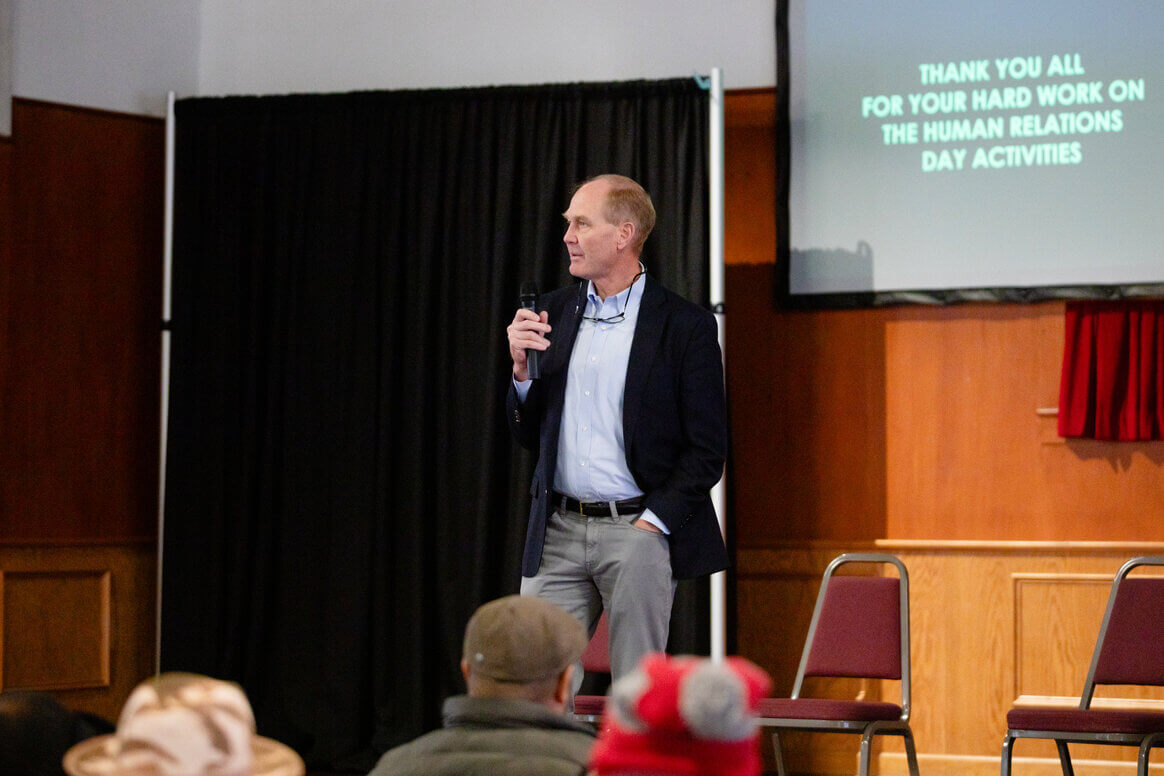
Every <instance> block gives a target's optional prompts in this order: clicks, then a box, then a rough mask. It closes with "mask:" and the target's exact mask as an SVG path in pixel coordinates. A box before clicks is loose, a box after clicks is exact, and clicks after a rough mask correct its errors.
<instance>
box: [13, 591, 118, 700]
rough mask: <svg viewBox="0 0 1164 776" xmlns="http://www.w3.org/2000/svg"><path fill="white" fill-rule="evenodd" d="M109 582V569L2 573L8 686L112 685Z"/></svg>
mask: <svg viewBox="0 0 1164 776" xmlns="http://www.w3.org/2000/svg"><path fill="white" fill-rule="evenodd" d="M109 578H110V572H109V571H108V570H107V569H106V570H100V569H92V570H88V571H26V572H18V571H8V572H2V573H0V582H2V584H3V590H4V596H3V631H2V632H3V636H4V638H3V644H2V648H3V655H4V662H3V680H4V686H5V687H20V688H23V689H35V690H72V689H77V688H83V687H108V686H109V643H110V634H109V626H110V599H109V590H110V584H109V582H110V579H109Z"/></svg>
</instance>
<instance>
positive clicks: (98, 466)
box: [0, 99, 164, 719]
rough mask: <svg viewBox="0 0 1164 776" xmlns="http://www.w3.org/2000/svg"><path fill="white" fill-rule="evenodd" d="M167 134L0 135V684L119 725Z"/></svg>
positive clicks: (147, 428) (85, 125)
mask: <svg viewBox="0 0 1164 776" xmlns="http://www.w3.org/2000/svg"><path fill="white" fill-rule="evenodd" d="M163 149H164V125H163V122H161V121H159V120H158V119H153V118H143V117H138V116H127V115H123V114H115V113H109V112H105V111H95V110H86V109H81V108H73V107H67V106H62V105H52V104H48V103H42V102H36V101H31V100H23V99H17V100H15V101H14V104H13V132H12V137H11V139H8V140H3V141H0V576H2V579H3V583H4V588H3V595H2V597H0V602H2V606H3V610H2V612H0V625H2V632H0V667H2V669H3V670H2V673H0V687H3V688H5V689H7V688H12V687H33V688H38V689H47V690H50V691H51V692H53V693H54V694H55V695H57V696H58V697H59V698H60V699H61V700H62V701H63V702H64V703H65V704H66V705H67V706H69V707H71V708H75V709H81V710H85V711H90V712H93V713H97V714H100V715H102V716H104V717H107V718H110V719H115V718H116V715H117V713H118V711H119V709H120V707H121V705H122V703H124V701H125V698H126V696H127V695H128V694H129V692H130V690H131V689H132V688H133V686H134V685H135V684H137V682H139V681H140V680H141V679H143V678H145V677H146V676H148V675H149V674H150V673H152V671H153V666H154V657H153V656H154V630H155V626H154V613H155V609H156V607H155V588H156V584H155V579H154V577H155V574H156V572H155V568H156V562H155V557H156V544H155V539H156V532H157V529H156V523H157V481H158V469H157V460H158V439H159V419H158V408H159V384H158V374H159V350H160V348H159V346H160V337H159V329H160V326H159V323H160V319H161V282H162V201H163V172H162V171H163V155H164V154H163Z"/></svg>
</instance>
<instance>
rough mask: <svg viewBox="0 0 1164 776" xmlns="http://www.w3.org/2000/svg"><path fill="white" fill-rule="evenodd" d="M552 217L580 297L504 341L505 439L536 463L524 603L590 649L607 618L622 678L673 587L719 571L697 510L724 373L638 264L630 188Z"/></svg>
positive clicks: (717, 471) (648, 643) (595, 183)
mask: <svg viewBox="0 0 1164 776" xmlns="http://www.w3.org/2000/svg"><path fill="white" fill-rule="evenodd" d="M563 215H564V217H565V219H566V234H565V236H564V237H563V240H564V241H565V243H566V250H567V252H568V253H569V258H570V274H571V275H573V276H574V277H576V278H579V279H580V282H579V283H578V285H572V286H568V287H566V288H561V289H558V290H556V291H553V292H551V293H549V294H546V295H545V296H543V297H542V298H541V299H539V300H538V304H537V309H536V310H530V309H525V307H523V308H521V309H518V311H517V313H516V314H515V315H514V318H513V322H512V323H511V324H510V325H509V327H508V329H507V335H508V339H509V353H510V356H511V358H512V359H513V380H512V381H511V383H512V384H511V386H510V389H509V396H508V400H507V415H508V418H509V425H510V429H511V430H512V432H513V434H514V436H515V437H516V438H517V440H518V441H519V442H520V443H521V445H522V446H523V447H526V448H528V449H530V450H533V451H536V452H537V455H538V458H537V466H536V468H535V470H534V475H533V483H532V485H531V487H530V495H531V496H532V505H531V508H530V516H529V526H528V528H527V530H526V541H525V553H524V556H523V558H522V583H521V592H522V594H523V595H537V596H540V597H542V598H545V599H547V600H549V601H551V602H553V603H554V604H557V605H558V606H559V607H561V608H563V609H565V610H566V611H568V612H570V613H571V614H573V615H574V616H575V617H577V618H578V619H579V620H580V621H581V622H582V623H583V625H585V626H586V627H587V629H588V632H590V633H591V634H592V633H593V632H594V628H595V627H596V625H597V623H598V619H599V616H600V615H601V613H602V611H603V609H605V610H606V612H607V616H608V618H609V621H610V652H611V672H612V674H613V677H614V679H618V678H619V677H620V676H622V675H624V674H627V673H630V672H631V671H633V670H634V668H635V666H636V665H637V663H638V661H639V659H640V658H641V657H642V656H643V655H644V654H646V653H648V652H654V651H662V650H664V649H665V647H666V644H667V631H668V624H669V622H670V617H671V604H672V600H673V598H674V594H675V581H676V580H677V579H685V578H690V577H697V576H702V575H705V574H710V573H712V572H714V571H719V570H721V569H723V568H726V567H727V550H726V549H725V547H724V543H723V536H722V534H721V533H720V530H719V525H718V523H717V522H716V518H715V509H714V507H713V506H712V502H711V497H710V495H709V492H710V490H711V488H712V486H714V485H715V483H716V482H717V481H718V480H719V478H720V476H721V474H722V472H723V462H724V455H725V448H726V437H727V431H726V409H725V401H724V392H723V366H722V360H721V354H720V349H719V341H718V338H717V333H716V323H715V318H714V316H713V315H712V314H711V313H709V312H707V311H706V310H704V309H702V308H700V307H699V306H697V305H695V304H693V303H691V302H688V301H687V300H685V299H683V298H681V297H679V296H678V295H676V294H674V293H672V292H671V291H668V290H667V289H665V288H663V287H662V286H661V285H659V283H658V282H656V281H655V280H654V279H653V278H652V277H651V276H650V275H648V274H647V272H646V269H645V268H644V267H643V265H642V264H641V263H640V261H639V256H640V254H641V253H642V249H643V243H644V242H645V241H646V239H647V236H648V235H649V234H650V232H651V229H652V228H653V227H654V224H655V208H654V205H653V204H652V203H651V198H650V196H649V195H648V194H647V192H646V191H644V190H643V188H642V186H640V185H639V184H638V183H636V182H635V181H633V180H631V179H630V178H626V177H623V176H620V175H600V176H598V177H596V178H592V179H590V180H588V181H586V182H585V183H583V184H582V185H580V186H579V187H578V188H577V189H576V190H575V192H574V195H573V197H572V198H571V200H570V207H569V209H568V210H566V212H565V213H564V214H563ZM527 351H529V352H535V351H536V352H537V353H538V356H537V358H538V362H539V363H538V373H539V376H538V377H537V379H530V375H529V364H528V359H527ZM578 681H581V677H578ZM575 686H577V685H575Z"/></svg>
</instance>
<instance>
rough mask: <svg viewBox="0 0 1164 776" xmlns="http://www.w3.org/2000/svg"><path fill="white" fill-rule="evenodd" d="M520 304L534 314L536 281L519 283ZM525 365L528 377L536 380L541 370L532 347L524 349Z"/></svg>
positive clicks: (536, 309) (535, 312)
mask: <svg viewBox="0 0 1164 776" xmlns="http://www.w3.org/2000/svg"><path fill="white" fill-rule="evenodd" d="M521 306H522V308H523V309H525V310H532V311H533V312H534V314H537V311H538V285H537V283H522V284H521ZM525 366H526V369H527V370H528V371H529V379H531V380H536V379H538V378H539V377H541V376H542V375H541V371H540V370H539V369H538V351H536V350H534V349H533V348H526V349H525Z"/></svg>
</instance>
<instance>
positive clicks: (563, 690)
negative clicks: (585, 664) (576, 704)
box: [554, 663, 574, 704]
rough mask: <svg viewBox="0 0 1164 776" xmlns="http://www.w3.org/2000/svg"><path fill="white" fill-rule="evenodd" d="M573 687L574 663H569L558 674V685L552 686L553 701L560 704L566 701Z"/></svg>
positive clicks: (568, 699)
mask: <svg viewBox="0 0 1164 776" xmlns="http://www.w3.org/2000/svg"><path fill="white" fill-rule="evenodd" d="M573 689H574V664H573V663H571V664H570V665H568V666H566V667H565V668H563V669H562V673H560V674H558V686H557V687H555V688H554V701H555V702H557V703H562V704H565V703H568V702H569V701H570V693H571V692H572V691H573Z"/></svg>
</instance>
